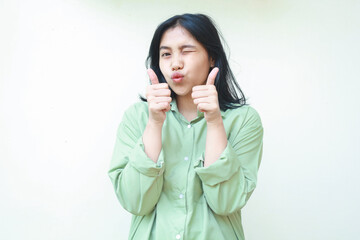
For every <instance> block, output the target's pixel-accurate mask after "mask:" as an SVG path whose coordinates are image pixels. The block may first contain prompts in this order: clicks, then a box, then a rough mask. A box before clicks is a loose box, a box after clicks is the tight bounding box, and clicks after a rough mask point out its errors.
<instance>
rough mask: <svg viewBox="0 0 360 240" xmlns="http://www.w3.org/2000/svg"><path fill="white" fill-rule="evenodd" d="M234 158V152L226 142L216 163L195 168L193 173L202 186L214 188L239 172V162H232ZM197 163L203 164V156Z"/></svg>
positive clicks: (235, 156)
mask: <svg viewBox="0 0 360 240" xmlns="http://www.w3.org/2000/svg"><path fill="white" fill-rule="evenodd" d="M236 158H237V155H236V152H235V150H234V149H233V147H232V146H231V145H230V142H228V143H227V145H226V148H225V149H224V151H223V152H222V154H221V155H220V157H219V159H218V160H217V161H216V162H214V163H213V164H211V165H210V166H207V167H202V166H196V167H195V172H196V173H197V174H198V176H199V178H200V179H201V181H202V182H203V183H204V184H206V185H208V186H215V185H216V184H219V183H221V182H224V181H227V180H229V179H230V178H232V176H233V175H234V174H235V173H236V172H237V171H239V168H240V162H239V161H233V160H232V159H236ZM199 161H201V162H204V154H203V155H202V156H201V157H200V158H199ZM201 165H202V164H201Z"/></svg>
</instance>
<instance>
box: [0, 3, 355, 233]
mask: <svg viewBox="0 0 360 240" xmlns="http://www.w3.org/2000/svg"><path fill="white" fill-rule="evenodd" d="M184 12H191V13H198V12H201V13H205V14H209V15H210V16H212V17H213V19H214V20H215V22H216V23H217V25H218V26H219V28H220V30H221V31H222V33H223V35H224V37H225V39H226V41H227V43H228V46H229V49H230V53H231V55H230V63H231V66H232V68H233V71H234V73H235V75H236V77H237V79H238V81H239V83H240V85H241V87H242V89H243V90H244V92H245V94H246V96H247V97H248V100H249V103H250V104H251V105H252V106H253V107H254V108H255V109H256V110H257V111H258V112H259V113H260V115H261V117H262V121H263V125H264V129H265V136H264V156H263V161H262V165H261V168H260V171H259V179H258V187H257V189H256V190H255V192H254V194H253V196H252V198H251V199H250V201H249V203H248V205H247V206H245V208H244V209H243V222H244V229H245V234H246V237H247V239H248V240H265V239H266V240H308V239H309V240H323V239H326V240H345V239H346V240H347V239H348V240H354V239H357V238H358V236H359V235H360V229H359V225H358V222H359V208H360V207H359V202H360V187H359V183H360V174H359V172H360V167H359V161H360V137H359V136H360V131H359V129H360V128H359V123H360V100H359V95H358V94H359V92H360V83H359V80H360V79H359V75H360V64H359V63H360V61H359V58H360V57H359V56H360V47H359V43H360V33H359V31H360V30H359V29H360V17H359V12H360V2H359V1H356V0H338V1H335V0H327V1H325V0H324V1H322V0H312V1H311V0H303V1H298V0H288V1H285V0H274V1H270V0H268V1H267V0H252V1H250V0H241V1H219V0H207V1H194V0H183V1H165V0H158V1H145V0H143V1H130V0H129V1H115V0H103V1H100V0H99V1H96V0H88V1H86V0H78V1H75V0H74V1H71V0H52V1H45V0H34V1H25V0H23V1H20V0H0V191H1V192H0V194H1V197H0V239H6V240H14V239H16V240H18V239H19V240H20V239H26V240H32V239H36V240H49V239H51V240H53V239H54V240H55V239H56V240H57V239H58V240H63V239H66V240H67V239H69V240H70V239H77V240H78V239H86V240H92V239H94V240H95V239H109V240H112V239H113V240H118V239H127V234H128V230H129V226H130V215H129V214H128V213H127V212H125V211H124V210H123V209H122V207H121V206H120V204H119V203H118V202H117V199H116V197H115V194H114V192H113V189H112V185H111V183H110V180H109V178H108V176H107V170H108V167H109V162H110V158H111V155H112V149H113V146H114V141H115V133H116V129H117V126H118V124H119V122H120V120H121V117H122V114H123V112H124V110H125V109H126V108H127V107H129V106H130V105H131V104H132V103H134V102H136V101H138V97H137V96H138V94H139V93H144V89H145V87H146V85H147V84H148V78H147V76H146V70H145V64H144V62H145V58H146V55H147V51H148V47H149V44H150V41H151V37H152V34H153V32H154V30H155V28H156V26H157V25H158V24H159V23H160V22H162V21H164V20H166V19H167V18H169V17H171V16H173V15H174V14H181V13H184Z"/></svg>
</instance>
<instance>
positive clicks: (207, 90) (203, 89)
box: [191, 67, 222, 124]
mask: <svg viewBox="0 0 360 240" xmlns="http://www.w3.org/2000/svg"><path fill="white" fill-rule="evenodd" d="M218 72H219V68H217V67H215V68H214V69H213V70H211V72H210V73H209V76H208V78H207V80H206V85H198V86H195V87H193V89H192V94H191V96H192V98H193V100H194V103H195V104H196V105H197V108H198V110H199V111H201V112H204V117H205V120H206V122H207V123H208V124H209V123H218V121H219V120H222V119H221V113H220V107H219V100H218V93H217V91H216V87H215V85H214V82H215V78H216V75H217V74H218Z"/></svg>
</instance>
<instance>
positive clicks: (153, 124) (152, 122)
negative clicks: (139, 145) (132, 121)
mask: <svg viewBox="0 0 360 240" xmlns="http://www.w3.org/2000/svg"><path fill="white" fill-rule="evenodd" d="M163 125H164V122H159V121H155V120H152V119H149V121H148V123H147V127H149V128H153V129H162V126H163Z"/></svg>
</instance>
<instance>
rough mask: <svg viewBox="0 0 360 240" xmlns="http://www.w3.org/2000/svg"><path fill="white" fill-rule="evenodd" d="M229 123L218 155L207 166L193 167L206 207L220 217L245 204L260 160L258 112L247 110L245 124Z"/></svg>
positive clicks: (260, 132)
mask: <svg viewBox="0 0 360 240" xmlns="http://www.w3.org/2000/svg"><path fill="white" fill-rule="evenodd" d="M232 124H233V125H234V126H233V127H232V130H231V132H230V135H229V140H228V142H227V145H226V148H225V149H224V151H223V152H222V154H221V156H220V157H219V158H218V159H217V160H216V161H215V162H214V163H213V164H211V165H210V166H207V167H201V166H200V167H196V168H195V171H196V173H197V174H198V176H199V177H200V179H201V181H202V183H203V191H204V194H205V197H206V200H207V203H208V205H209V207H210V208H211V209H212V210H213V211H214V213H216V214H219V215H230V214H232V213H234V212H236V211H238V210H240V209H241V208H242V207H243V206H244V205H245V204H246V202H247V200H248V199H249V197H250V195H251V194H252V192H253V191H254V189H255V186H256V182H257V171H258V168H259V165H260V161H261V157H262V145H263V141H262V139H263V127H262V124H261V120H260V117H259V115H258V114H257V112H256V111H255V110H254V109H252V108H249V109H248V111H247V114H246V117H245V120H244V121H238V119H236V118H235V119H234V121H233V123H232ZM205 161H206V159H205Z"/></svg>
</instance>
